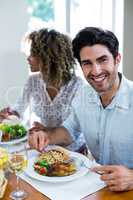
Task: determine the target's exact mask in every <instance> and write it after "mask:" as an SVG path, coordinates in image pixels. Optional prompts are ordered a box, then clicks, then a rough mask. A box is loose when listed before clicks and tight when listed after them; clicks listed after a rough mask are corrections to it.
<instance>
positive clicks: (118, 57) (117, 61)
mask: <svg viewBox="0 0 133 200" xmlns="http://www.w3.org/2000/svg"><path fill="white" fill-rule="evenodd" d="M120 62H121V55H120V53H118V55H117V56H116V58H115V64H116V65H117V66H118V65H119V63H120Z"/></svg>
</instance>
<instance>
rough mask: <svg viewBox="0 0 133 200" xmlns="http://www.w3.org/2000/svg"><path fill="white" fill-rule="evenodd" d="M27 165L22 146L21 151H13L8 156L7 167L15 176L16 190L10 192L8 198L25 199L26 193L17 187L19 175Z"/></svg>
mask: <svg viewBox="0 0 133 200" xmlns="http://www.w3.org/2000/svg"><path fill="white" fill-rule="evenodd" d="M27 164H28V155H27V148H26V145H24V150H23V151H15V152H13V153H10V155H9V167H10V169H11V171H12V172H13V173H15V175H16V190H14V191H12V192H11V194H10V198H11V199H14V200H22V199H24V198H26V197H27V195H28V194H27V192H25V191H24V190H23V189H20V187H19V174H20V173H22V172H23V171H24V169H25V168H26V167H27Z"/></svg>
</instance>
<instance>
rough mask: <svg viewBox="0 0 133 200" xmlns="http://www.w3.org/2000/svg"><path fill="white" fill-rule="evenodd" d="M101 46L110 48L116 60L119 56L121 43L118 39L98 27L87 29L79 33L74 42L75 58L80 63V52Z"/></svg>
mask: <svg viewBox="0 0 133 200" xmlns="http://www.w3.org/2000/svg"><path fill="white" fill-rule="evenodd" d="M95 44H101V45H104V46H106V47H107V48H108V50H109V51H110V53H111V54H112V55H113V57H114V59H115V58H116V56H117V55H118V49H119V41H118V39H117V37H116V36H115V35H114V33H112V32H111V31H108V30H103V29H101V28H97V27H86V28H84V29H82V30H81V31H79V33H78V34H77V35H76V37H75V38H74V39H73V41H72V45H73V52H74V57H75V58H77V60H78V62H79V63H80V50H81V49H82V48H83V47H85V46H93V45H95Z"/></svg>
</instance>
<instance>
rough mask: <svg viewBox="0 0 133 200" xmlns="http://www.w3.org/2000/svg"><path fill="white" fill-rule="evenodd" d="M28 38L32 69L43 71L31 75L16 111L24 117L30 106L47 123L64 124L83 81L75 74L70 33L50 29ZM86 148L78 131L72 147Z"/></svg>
mask: <svg viewBox="0 0 133 200" xmlns="http://www.w3.org/2000/svg"><path fill="white" fill-rule="evenodd" d="M28 39H29V41H30V42H31V49H30V55H29V57H28V59H27V60H28V62H29V65H30V67H31V71H32V72H35V71H38V70H39V71H40V73H37V74H33V75H31V76H30V77H29V79H28V81H27V83H26V84H25V87H24V89H23V93H22V96H21V98H20V99H19V100H18V101H17V104H16V105H15V106H14V107H13V108H12V110H14V111H16V112H17V113H18V115H19V116H20V117H23V114H24V112H25V110H26V108H27V107H28V106H29V107H30V111H33V112H34V113H35V114H36V115H37V116H38V117H39V118H40V120H41V123H42V124H43V125H44V126H48V127H56V126H60V125H61V123H62V122H63V121H64V120H65V119H66V118H67V117H68V115H69V114H70V112H71V102H72V99H73V97H74V96H75V93H76V90H77V89H78V87H79V86H80V85H81V84H82V80H81V79H80V78H78V77H76V75H75V71H74V65H75V61H74V58H73V53H72V45H71V40H70V39H69V37H68V36H67V35H64V34H62V33H59V32H57V31H55V30H48V29H41V30H39V31H36V32H33V33H31V34H30V35H29V37H28ZM10 112H11V111H10ZM35 125H36V126H37V124H35ZM40 126H41V125H40ZM40 126H37V127H38V128H39V127H40ZM82 147H83V148H82ZM84 147H85V141H84V138H83V135H82V134H77V138H76V141H75V142H74V143H73V144H72V145H71V146H69V147H68V148H70V149H71V150H74V151H80V152H82V151H84V150H85V151H86V148H84Z"/></svg>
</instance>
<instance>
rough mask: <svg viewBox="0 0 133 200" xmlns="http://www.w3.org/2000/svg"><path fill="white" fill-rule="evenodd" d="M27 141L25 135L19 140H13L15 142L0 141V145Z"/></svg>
mask: <svg viewBox="0 0 133 200" xmlns="http://www.w3.org/2000/svg"><path fill="white" fill-rule="evenodd" d="M26 140H27V135H25V136H24V137H22V138H20V139H15V140H11V141H8V142H1V141H0V145H13V144H18V143H20V142H24V141H26Z"/></svg>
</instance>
